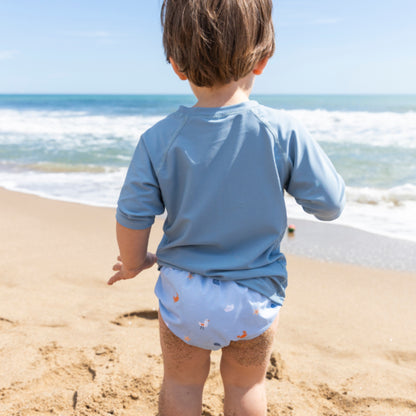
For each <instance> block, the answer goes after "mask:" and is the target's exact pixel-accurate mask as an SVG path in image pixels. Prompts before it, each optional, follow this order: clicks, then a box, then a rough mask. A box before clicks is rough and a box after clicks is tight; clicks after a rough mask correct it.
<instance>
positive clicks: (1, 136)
mask: <svg viewBox="0 0 416 416" xmlns="http://www.w3.org/2000/svg"><path fill="white" fill-rule="evenodd" d="M161 118H162V117H157V116H142V115H137V116H126V115H123V116H117V115H91V114H87V113H85V112H82V111H37V110H26V111H22V110H19V111H17V110H11V109H0V144H14V145H16V144H28V143H31V142H39V141H43V142H44V143H48V144H49V145H50V146H54V145H56V144H57V143H58V144H59V146H60V147H64V146H66V147H68V148H76V147H80V146H84V147H85V146H88V145H89V144H90V143H89V142H88V138H90V140H91V141H93V142H94V145H95V146H97V145H103V144H105V143H106V142H108V141H109V140H110V139H111V138H114V137H119V138H121V139H122V140H126V141H129V142H133V143H135V142H137V140H138V138H139V137H140V135H141V134H142V133H143V132H144V131H145V130H146V129H148V128H149V127H151V126H152V125H153V124H155V123H156V122H157V121H159V120H160V119H161Z"/></svg>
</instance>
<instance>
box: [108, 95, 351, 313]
mask: <svg viewBox="0 0 416 416" xmlns="http://www.w3.org/2000/svg"><path fill="white" fill-rule="evenodd" d="M344 189H345V185H344V182H343V180H342V178H341V177H340V176H339V175H338V173H337V172H336V170H335V168H334V167H333V165H332V163H331V162H330V160H329V159H328V157H327V156H326V155H325V153H324V152H323V151H322V149H321V148H320V147H319V145H318V144H317V143H316V142H315V141H314V140H313V139H312V138H311V136H310V135H309V133H308V132H307V131H306V130H305V128H304V127H303V126H302V124H300V123H299V122H298V121H297V120H295V119H293V118H292V117H290V116H289V115H288V114H287V113H286V112H284V111H281V110H275V109H271V108H268V107H265V106H262V105H260V104H258V103H257V102H255V101H252V100H250V101H246V102H243V103H240V104H237V105H233V106H228V107H219V108H202V107H184V106H181V107H180V108H179V109H178V110H177V111H176V112H174V113H172V114H170V115H169V116H167V117H166V118H165V119H163V120H161V121H160V122H158V123H157V124H155V125H154V126H153V127H151V128H150V129H149V130H147V131H146V132H145V133H144V134H143V135H142V137H141V138H140V141H139V143H138V145H137V148H136V150H135V153H134V156H133V159H132V161H131V164H130V167H129V169H128V172H127V176H126V180H125V183H124V185H123V188H122V190H121V193H120V198H119V201H118V208H117V214H116V217H117V221H118V222H119V224H121V225H122V226H124V227H127V228H130V229H145V228H148V227H150V226H151V225H152V224H153V222H154V217H155V215H158V214H162V213H163V212H164V211H165V210H166V212H167V217H166V220H165V223H164V227H163V230H164V235H163V238H162V241H161V242H160V245H159V247H158V250H157V253H156V255H157V258H158V264H159V266H167V267H173V268H176V269H180V270H185V271H188V272H191V273H197V274H200V275H203V276H206V277H211V278H216V279H224V280H235V281H237V282H238V283H239V284H241V285H244V286H247V287H249V288H250V289H253V290H255V291H257V292H259V293H261V294H263V295H265V296H267V297H268V298H270V299H271V300H272V301H273V302H275V303H277V304H279V305H281V304H282V303H283V300H284V297H285V289H286V286H287V271H286V260H285V257H284V255H283V253H281V251H280V242H281V240H282V238H283V236H284V233H285V230H286V227H287V217H286V207H285V202H284V192H285V191H287V192H288V193H289V194H291V195H292V196H293V197H294V198H295V199H296V201H297V203H299V204H300V205H301V206H302V207H303V209H304V210H305V211H306V212H307V213H309V214H312V215H314V216H315V217H317V218H318V219H320V220H323V221H330V220H333V219H335V218H337V217H338V216H339V215H340V213H341V211H342V209H343V206H344V203H345V197H344Z"/></svg>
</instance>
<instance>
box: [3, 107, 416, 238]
mask: <svg viewBox="0 0 416 416" xmlns="http://www.w3.org/2000/svg"><path fill="white" fill-rule="evenodd" d="M289 112H290V113H291V114H293V115H294V116H295V117H297V118H299V119H301V120H302V121H303V122H304V123H305V125H306V127H307V128H308V129H309V130H310V131H311V132H312V134H313V135H314V137H316V138H317V139H318V141H324V142H328V143H344V144H346V145H347V146H349V144H351V147H352V148H355V147H357V148H358V147H359V146H362V145H365V146H369V147H370V148H371V146H377V147H378V148H381V147H390V146H394V147H395V148H399V149H400V150H401V154H404V155H408V154H410V156H409V157H410V162H409V161H407V162H406V163H408V165H407V170H406V176H404V177H405V178H406V179H404V180H408V181H409V182H413V179H414V173H413V172H414V170H412V169H411V164H412V162H411V157H412V152H414V149H416V113H415V112H408V113H391V112H385V113H368V112H342V111H326V110H291V111H289ZM161 118H162V117H158V116H143V115H137V116H132V115H93V114H90V113H87V112H83V111H38V110H19V111H17V110H12V109H0V145H3V146H4V147H3V149H5V150H4V153H3V156H1V154H0V157H3V161H1V160H0V186H2V187H4V188H8V189H11V190H16V191H21V192H26V193H34V194H37V195H40V196H43V197H48V198H53V199H60V200H66V201H76V202H80V203H84V204H91V205H98V206H110V207H114V206H115V205H116V201H117V197H118V194H119V191H120V188H121V186H122V183H123V179H124V175H125V172H126V166H127V164H128V161H129V159H130V156H129V155H130V154H131V151H132V149H133V147H134V145H135V143H136V142H137V141H138V139H139V137H140V135H141V134H142V133H143V132H144V131H145V130H146V129H147V128H149V127H150V126H152V125H153V124H154V123H155V122H157V121H158V120H160V119H161ZM121 148H123V152H122V151H119V150H118V149H121ZM10 149H11V150H10ZM21 149H25V150H27V149H29V153H30V152H31V151H32V149H34V150H33V153H35V152H37V151H38V149H40V150H39V157H37V154H33V157H31V158H29V159H28V160H27V159H25V158H26V153H25V154H24V155H23V156H21V153H19V152H20V151H21ZM407 149H409V150H407ZM1 150H2V149H1V148H0V151H1ZM67 150H70V151H72V153H71V152H68V153H66V151H67ZM382 150H383V154H382V156H378V155H374V157H375V159H374V163H376V164H377V163H379V162H378V160H379V159H377V157H383V158H385V157H387V158H388V156H389V154H390V149H382ZM58 151H61V153H62V154H63V156H62V157H61V158H59V159H53V158H49V159H48V157H49V155H50V154H54V153H56V152H58ZM77 151H79V153H76V152H77ZM6 152H7V153H6ZM81 152H86V153H88V155H91V159H87V160H81V159H82V158H81V157H80V158H79V160H78V159H76V158H77V157H78V156H79V154H80V153H81ZM105 152H107V153H105ZM367 152H368V153H370V154H371V156H373V149H371V150H370V151H367ZM101 153H105V156H106V155H107V154H110V156H111V158H112V160H111V161H112V163H109V165H111V166H124V167H122V168H111V169H110V168H108V166H107V165H106V163H107V161H108V159H106V158H104V159H100V158H99V155H100V154H101ZM374 153H375V152H374ZM74 154H75V156H74ZM4 155H6V156H4ZM45 155H46V156H45ZM30 156H32V154H31V155H30ZM81 156H84V154H82V155H81ZM45 157H46V159H45ZM345 157H348V158H351V157H354V156H353V155H351V154H347V155H346V156H345ZM102 160H104V161H102ZM71 163H73V166H74V167H73V168H72V167H71V166H70V165H71ZM409 166H410V167H409ZM361 167H362V169H363V170H360V171H357V172H354V171H353V172H352V173H353V176H352V178H353V179H354V180H355V183H358V185H357V186H354V187H351V186H350V187H348V188H347V207H346V209H345V211H344V213H343V215H342V216H341V217H340V219H338V220H336V222H338V223H341V224H346V225H351V226H355V227H357V228H361V229H364V230H367V231H371V232H375V233H378V234H384V235H389V236H393V237H397V238H405V239H409V240H412V241H416V221H415V213H416V185H415V184H413V183H408V184H406V185H400V186H391V187H390V189H379V188H377V187H376V186H374V187H364V182H362V181H361V175H363V176H364V174H366V175H373V176H374V172H373V171H369V170H368V169H371V167H369V168H367V167H366V166H365V164H363V165H361ZM351 169H355V168H351ZM366 169H367V170H366ZM363 172H364V173H363ZM382 174H383V175H387V174H388V172H383V173H382ZM378 175H381V173H378ZM383 178H384V177H383ZM383 178H382V179H383ZM407 178H409V179H407ZM402 182H403V179H402V178H399V179H397V181H396V182H394V181H393V182H392V184H393V185H397V184H399V183H402ZM371 183H372V182H371ZM381 183H384V179H383V180H381ZM360 184H362V186H360ZM366 185H368V183H367V184H366ZM287 202H288V214H289V216H292V217H300V218H308V219H311V218H313V217H311V216H309V215H307V214H305V213H304V212H303V211H302V209H301V208H300V207H299V206H297V205H296V203H295V202H294V200H293V199H292V198H288V201H287Z"/></svg>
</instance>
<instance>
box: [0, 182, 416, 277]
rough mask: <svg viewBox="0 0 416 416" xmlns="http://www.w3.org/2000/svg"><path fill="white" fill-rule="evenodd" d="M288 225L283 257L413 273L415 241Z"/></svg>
mask: <svg viewBox="0 0 416 416" xmlns="http://www.w3.org/2000/svg"><path fill="white" fill-rule="evenodd" d="M3 191H5V192H11V193H16V194H22V195H29V196H32V197H35V198H41V199H45V200H48V201H56V202H60V203H63V204H65V203H67V204H75V205H80V206H86V207H90V208H97V209H106V210H115V207H110V206H107V205H99V204H93V203H87V202H79V201H76V200H70V199H64V198H54V197H49V196H47V195H40V194H39V193H36V192H29V191H17V190H13V189H8V188H5V187H3V186H0V192H3ZM0 195H1V194H0ZM163 218H164V214H162V215H160V216H157V217H156V219H157V220H163ZM288 224H294V225H296V231H295V233H294V234H292V235H289V234H288V233H287V232H286V234H285V236H284V238H283V240H282V243H281V250H282V252H283V253H284V254H285V255H286V254H288V255H297V256H303V257H307V258H312V259H317V260H324V261H328V262H339V263H346V264H356V265H361V266H364V267H375V268H380V269H387V270H398V271H408V272H416V257H415V256H414V253H415V252H416V242H415V241H411V240H407V239H404V238H400V237H393V236H390V235H385V234H381V233H376V232H370V231H366V230H363V229H360V228H358V227H356V226H354V225H349V224H339V223H333V222H324V221H316V220H315V219H314V218H311V219H304V218H299V217H291V216H288ZM317 236H318V241H319V243H318V242H317V238H316V237H317Z"/></svg>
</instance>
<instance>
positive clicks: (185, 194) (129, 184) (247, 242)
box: [108, 0, 344, 416]
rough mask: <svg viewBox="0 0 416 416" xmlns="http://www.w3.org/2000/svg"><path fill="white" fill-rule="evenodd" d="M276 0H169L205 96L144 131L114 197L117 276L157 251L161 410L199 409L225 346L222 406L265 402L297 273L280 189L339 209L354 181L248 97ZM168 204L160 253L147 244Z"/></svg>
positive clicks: (181, 55)
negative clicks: (288, 255) (213, 363)
mask: <svg viewBox="0 0 416 416" xmlns="http://www.w3.org/2000/svg"><path fill="white" fill-rule="evenodd" d="M271 13H272V0H164V2H163V6H162V13H161V17H162V24H163V29H164V32H163V44H164V48H165V53H166V57H167V60H168V61H169V62H170V63H171V65H172V68H173V70H174V71H175V73H176V74H177V75H178V77H179V78H180V79H181V80H188V82H189V84H190V86H191V88H192V91H193V93H194V95H195V97H196V99H197V102H196V104H195V105H194V106H193V107H184V106H181V107H180V108H179V109H178V110H177V111H176V112H174V113H173V114H170V115H169V116H167V117H166V118H165V119H163V120H161V121H160V122H158V123H157V124H156V125H154V126H153V127H152V128H150V129H149V130H148V131H146V132H145V133H144V134H143V135H142V137H141V138H140V141H139V143H138V145H137V148H136V151H135V153H134V156H133V159H132V161H131V164H130V167H129V170H128V173H127V177H126V180H125V183H124V186H123V188H122V190H121V194H120V198H119V202H118V209H117V239H118V244H119V248H120V257H119V261H120V262H119V263H117V264H116V265H115V266H114V268H113V269H114V271H116V274H114V276H113V277H112V278H111V279H110V280H109V282H108V283H109V284H113V283H114V282H116V281H118V280H122V279H130V278H133V277H135V276H136V275H137V274H138V273H140V272H141V271H142V270H144V269H146V268H149V267H152V266H153V265H154V264H155V263H156V262H157V264H158V267H159V269H160V276H159V279H158V281H157V284H156V288H155V293H156V295H157V297H158V298H159V326H160V342H161V347H162V354H163V364H164V378H163V384H162V387H161V392H160V399H159V415H160V416H197V415H200V414H201V408H202V392H203V387H204V383H205V381H206V378H207V376H208V373H209V367H210V353H211V351H212V350H217V349H222V355H221V367H220V372H221V377H222V380H223V384H224V415H225V416H231V415H238V416H265V415H266V411H267V403H266V394H265V374H266V370H267V365H268V362H269V359H270V354H271V349H272V343H273V339H274V335H275V331H276V326H277V321H278V313H279V309H280V307H281V306H282V304H283V301H284V298H285V289H286V285H287V272H286V261H285V257H284V255H283V254H282V253H281V251H280V242H281V240H282V238H283V235H284V233H285V230H286V227H287V218H286V209H285V202H284V192H285V191H287V192H288V193H289V194H291V195H292V196H293V197H294V198H296V201H297V202H298V203H299V204H300V205H301V206H302V207H303V209H304V210H305V211H306V212H307V213H310V214H313V215H314V216H316V217H317V218H318V219H320V220H324V221H330V220H333V219H335V218H337V217H338V216H339V215H340V213H341V211H342V209H343V206H344V183H343V181H342V179H341V177H340V176H339V175H338V174H337V172H336V171H335V169H334V167H333V165H332V163H331V162H330V161H329V159H328V158H327V156H326V155H325V154H324V152H323V151H322V150H321V148H320V147H319V146H318V144H317V143H316V142H315V141H314V140H313V139H312V138H311V136H310V135H309V133H308V132H307V131H306V130H305V129H304V127H303V126H302V125H301V124H300V123H299V122H298V121H297V120H295V119H293V118H292V117H290V116H289V115H288V114H287V113H285V112H284V111H281V110H275V109H272V108H268V107H265V106H263V105H260V104H258V103H257V102H255V101H252V100H250V98H249V96H250V93H251V89H252V87H253V83H254V78H255V76H258V75H260V74H261V73H262V71H263V70H264V68H265V66H266V64H267V61H268V59H269V58H270V57H271V56H272V55H273V52H274V48H275V44H274V30H273V23H272V19H271ZM165 210H166V213H167V217H166V220H165V222H164V227H163V231H164V235H163V238H162V241H161V242H160V245H159V247H158V250H157V253H156V255H155V254H152V253H148V252H147V243H148V238H149V233H150V229H151V226H152V224H153V222H154V218H155V215H158V214H162V213H163V212H164V211H165Z"/></svg>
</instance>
